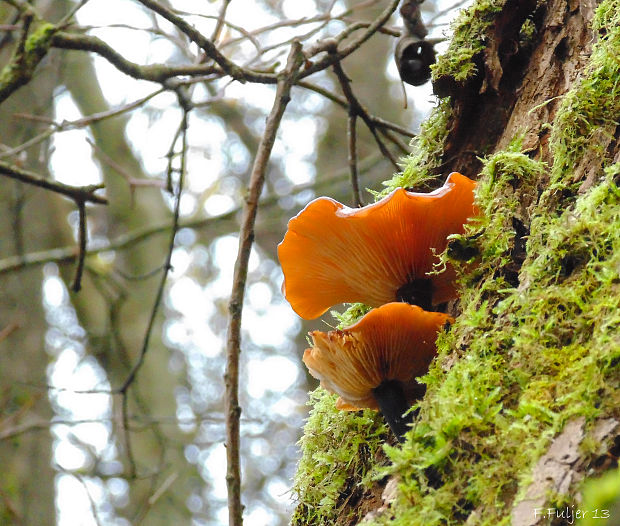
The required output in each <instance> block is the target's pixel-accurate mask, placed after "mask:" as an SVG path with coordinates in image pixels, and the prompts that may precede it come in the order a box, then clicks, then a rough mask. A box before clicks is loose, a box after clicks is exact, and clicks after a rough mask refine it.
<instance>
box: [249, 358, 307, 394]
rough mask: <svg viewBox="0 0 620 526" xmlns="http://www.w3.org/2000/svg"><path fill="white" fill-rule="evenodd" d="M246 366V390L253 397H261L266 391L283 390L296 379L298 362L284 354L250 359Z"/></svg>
mask: <svg viewBox="0 0 620 526" xmlns="http://www.w3.org/2000/svg"><path fill="white" fill-rule="evenodd" d="M247 367H248V385H247V390H248V394H249V395H250V396H251V397H253V398H261V397H263V396H264V395H265V393H266V392H267V391H273V392H280V393H281V392H284V391H286V390H287V389H288V388H289V387H291V386H292V385H293V384H294V383H295V382H296V381H297V377H298V375H299V366H298V364H297V363H295V362H293V361H292V360H290V359H288V358H286V357H285V356H268V357H267V358H264V359H262V360H259V359H252V360H249V361H248V365H247Z"/></svg>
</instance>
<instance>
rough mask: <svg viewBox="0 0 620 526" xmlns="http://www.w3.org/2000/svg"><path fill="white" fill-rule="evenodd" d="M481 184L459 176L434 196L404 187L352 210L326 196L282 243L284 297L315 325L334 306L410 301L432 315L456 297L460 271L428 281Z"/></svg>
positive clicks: (292, 227) (308, 209) (471, 209)
mask: <svg viewBox="0 0 620 526" xmlns="http://www.w3.org/2000/svg"><path fill="white" fill-rule="evenodd" d="M475 184H476V183H475V182H474V181H472V180H471V179H469V178H467V177H465V176H464V175H461V174H459V173H456V172H455V173H452V174H450V175H449V176H448V178H447V180H446V182H445V184H444V185H443V186H442V187H441V188H439V189H437V190H435V191H434V192H430V193H428V194H422V193H414V192H409V191H407V190H405V189H404V188H398V189H396V190H394V191H393V192H392V193H390V194H389V195H388V196H386V197H384V198H383V199H381V200H380V201H377V202H376V203H374V204H371V205H368V206H365V207H363V208H355V209H352V208H348V207H346V206H344V205H343V204H341V203H339V202H337V201H334V200H333V199H330V198H327V197H320V198H318V199H315V200H314V201H312V202H310V203H309V204H308V205H307V206H306V207H305V208H304V209H303V210H302V211H301V212H300V213H299V214H298V215H297V216H295V217H294V218H292V219H291V220H290V221H289V224H288V231H287V232H286V235H285V236H284V239H283V240H282V243H280V245H278V257H279V259H280V263H281V265H282V270H283V272H284V284H283V291H284V294H285V296H286V299H287V300H288V301H289V303H290V304H291V306H292V307H293V310H295V312H297V314H299V315H300V316H301V317H302V318H305V319H312V318H317V317H318V316H320V315H321V314H323V313H324V312H325V311H326V310H327V309H328V308H329V307H331V306H333V305H336V304H338V303H344V302H358V301H359V302H362V303H365V304H367V305H370V306H371V307H378V306H380V305H383V304H385V303H388V302H391V301H407V302H409V303H414V304H416V305H420V306H421V307H423V308H425V309H426V310H431V309H432V306H433V305H438V304H440V303H443V302H446V301H448V300H450V299H453V298H454V297H456V290H455V288H454V278H455V274H454V270H453V269H452V268H451V267H450V266H448V268H447V269H446V270H445V271H444V272H442V273H440V274H432V275H430V276H429V275H428V272H429V271H432V270H433V265H434V264H435V263H436V262H437V261H438V254H439V253H441V252H442V251H443V250H444V249H445V248H446V244H447V237H448V236H449V235H450V234H461V233H463V231H464V227H463V225H464V224H465V223H466V222H467V220H468V218H470V217H472V216H474V215H475V214H476V208H475V206H474V192H473V191H474V186H475Z"/></svg>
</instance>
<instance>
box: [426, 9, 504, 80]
mask: <svg viewBox="0 0 620 526" xmlns="http://www.w3.org/2000/svg"><path fill="white" fill-rule="evenodd" d="M505 3H506V0H479V1H478V2H474V3H473V4H472V5H471V6H470V7H469V8H467V9H464V10H463V11H461V13H460V14H459V16H458V17H457V19H456V20H455V21H454V23H453V24H452V29H453V31H454V37H453V38H452V40H451V42H450V45H449V47H448V50H447V51H446V53H444V54H443V55H442V56H441V58H440V59H439V60H438V61H437V63H436V64H434V65H433V66H431V71H432V73H433V79H438V78H439V77H450V78H452V79H453V81H454V83H455V84H460V85H463V84H464V83H465V82H466V81H467V80H469V79H470V78H471V77H472V76H473V75H474V74H475V73H476V72H477V71H478V64H477V63H478V62H479V61H478V60H477V58H476V57H477V56H478V55H480V54H481V53H482V52H483V51H484V49H485V47H486V42H485V40H486V38H487V31H488V30H489V28H490V27H491V26H492V25H493V24H494V22H495V17H496V16H497V14H498V13H499V12H500V11H501V10H502V7H503V6H504V4H505Z"/></svg>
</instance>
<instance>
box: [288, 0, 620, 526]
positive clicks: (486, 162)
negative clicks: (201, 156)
mask: <svg viewBox="0 0 620 526" xmlns="http://www.w3.org/2000/svg"><path fill="white" fill-rule="evenodd" d="M619 22H620V3H619V2H617V1H603V2H600V3H597V2H594V1H587V0H586V1H581V2H579V1H566V0H549V1H547V2H536V1H527V2H517V1H512V0H506V1H498V2H483V1H478V2H475V3H474V5H473V6H472V7H471V8H470V9H469V10H468V11H467V14H465V15H464V16H463V17H462V18H461V19H460V23H458V24H457V26H456V30H455V36H454V39H453V42H452V44H451V45H450V48H449V49H448V51H447V53H446V54H445V55H444V56H443V57H442V58H441V59H440V60H439V62H438V64H437V66H436V68H435V71H434V78H433V84H434V89H435V92H436V93H437V94H439V95H440V96H441V97H442V99H441V101H440V105H439V108H438V109H437V110H436V111H435V112H434V113H433V115H432V116H431V118H430V119H429V121H428V122H427V123H426V124H425V125H424V126H423V131H422V134H421V136H420V137H419V138H418V139H417V141H416V142H415V144H414V151H413V153H412V156H411V159H410V162H409V164H408V166H407V168H406V170H405V172H404V175H401V176H397V177H396V178H394V180H392V181H391V182H390V186H391V187H394V186H399V185H401V186H417V187H418V188H420V187H422V186H423V185H425V184H428V177H429V176H430V177H431V179H432V180H434V181H435V183H434V184H435V186H439V184H441V182H443V179H444V178H445V176H446V175H447V174H448V173H449V172H451V171H459V172H461V173H463V174H465V175H468V176H470V177H471V178H473V179H477V180H478V185H477V203H478V206H479V208H480V214H481V218H480V219H479V220H478V221H477V222H475V223H474V224H473V225H472V226H471V227H470V229H469V231H468V234H469V236H467V235H466V236H461V237H460V238H457V239H456V240H455V241H454V245H453V246H454V247H458V246H459V245H460V244H461V243H465V244H467V246H468V247H473V248H474V250H475V251H476V252H477V253H478V256H477V257H476V258H475V259H474V260H472V261H470V262H469V264H468V265H462V264H461V265H460V269H461V270H460V273H461V296H460V300H459V301H458V302H456V303H455V304H453V305H450V306H449V309H450V310H451V312H452V314H454V315H455V317H456V318H457V319H456V323H455V324H454V325H453V326H452V327H451V329H450V331H449V333H448V334H446V335H445V336H443V337H441V338H440V339H439V341H438V357H437V359H436V360H435V363H434V365H433V366H432V367H431V370H430V372H429V375H427V376H426V377H425V378H424V381H425V383H426V384H427V393H426V396H425V398H424V400H423V401H422V402H421V403H420V413H419V416H418V418H417V420H416V422H415V423H414V426H413V430H412V431H411V432H410V433H409V434H408V435H407V437H406V441H405V443H404V444H403V445H402V447H401V446H398V447H392V448H387V449H386V453H387V458H386V456H385V454H384V452H383V450H382V448H381V447H379V446H378V445H377V444H376V441H375V440H376V439H375V437H376V433H377V431H378V432H384V433H385V432H386V431H385V428H383V427H382V426H381V425H379V427H377V425H372V424H371V422H372V421H369V423H368V424H367V425H366V426H362V425H361V424H360V420H359V419H360V418H369V419H370V418H371V415H370V414H368V413H364V414H362V415H361V416H360V415H351V414H345V415H343V414H341V413H337V412H336V410H335V409H334V406H333V403H334V400H333V398H332V397H331V396H325V395H323V394H319V395H317V396H318V402H316V403H315V407H314V409H313V411H312V414H311V418H310V420H309V422H308V424H307V426H306V430H305V436H304V438H303V439H302V451H303V457H302V460H301V463H300V468H299V471H298V474H297V478H296V489H297V492H298V495H299V498H300V504H299V507H298V508H297V511H296V513H295V516H294V519H293V524H296V525H301V524H351V525H352V524H358V523H360V521H361V520H362V519H363V518H364V517H365V518H366V519H365V520H364V521H363V524H364V525H368V526H369V525H371V524H373V525H374V524H388V523H389V524H407V525H435V524H437V525H438V524H468V525H469V524H471V525H473V524H493V525H497V524H512V525H513V526H529V525H535V524H548V523H553V524H568V523H570V522H569V521H570V520H573V521H574V520H575V519H576V518H577V515H576V514H577V512H578V511H579V512H581V513H583V512H588V513H589V514H590V516H592V515H593V513H594V511H595V510H596V509H598V510H599V513H601V510H610V511H609V513H612V512H613V507H614V506H616V509H617V506H618V502H619V501H620V491H618V489H617V484H616V486H615V490H613V491H612V490H609V492H608V493H607V494H606V495H605V496H603V495H602V494H601V491H600V490H597V489H596V484H597V482H598V481H597V480H592V481H588V483H587V484H586V485H585V490H583V488H584V486H583V483H584V480H586V479H588V478H592V479H596V478H597V477H598V476H599V475H601V473H602V472H604V471H605V470H607V469H609V468H613V467H615V466H617V442H616V446H615V449H614V447H613V440H614V438H615V439H616V441H617V437H618V433H619V429H620V415H619V414H618V407H620V400H619V399H620V378H619V376H620V375H619V371H618V348H619V347H620V346H619V344H618V342H619V341H620V339H619V338H620V336H619V335H618V326H619V325H618V323H619V321H620V320H619V319H618V312H619V299H618V298H619V296H620V295H619V294H618V293H619V289H618V269H619V268H620V266H619V265H620V263H619V262H618V254H619V253H620V252H619V251H620V234H619V232H618V224H620V216H619V210H620V202H619V197H618V196H619V192H618V182H619V180H620V164H619V161H620V155H619V152H620V144H619V140H618V139H619V136H620V133H619V132H618V124H617V117H618V115H620V94H619V92H618V87H617V82H618V78H620V66H619V64H618V59H617V57H618V55H619V53H620V31H619V29H618V27H619ZM451 262H452V263H453V264H455V265H457V266H458V265H459V263H458V261H456V260H455V259H454V258H453V259H452V261H451ZM472 263H473V265H472ZM326 425H327V426H329V429H330V432H329V437H327V436H325V435H321V434H320V429H324V428H325V426H326ZM360 429H364V430H366V431H367V434H366V433H364V432H361V431H360ZM332 437H333V438H332ZM392 443H394V442H393V441H392ZM326 449H327V451H325V450H326ZM326 458H328V459H329V463H328V464H326V463H325V461H324V459H326ZM378 465H379V466H380V467H381V466H383V468H380V469H382V471H381V472H382V473H383V474H384V475H385V474H389V477H384V478H383V479H381V477H377V476H375V482H372V481H371V480H372V479H371V476H372V474H375V475H376V474H377V472H378V469H377V466H378ZM385 466H388V467H385ZM317 474H320V477H321V480H319V479H318V478H317ZM313 477H314V478H313ZM360 482H361V484H360ZM603 483H605V482H602V483H601V484H603ZM607 484H608V485H607V486H606V487H608V488H609V483H607ZM601 487H602V486H601ZM317 488H318V489H317ZM582 490H583V492H582ZM382 492H383V497H381V494H382ZM614 492H615V493H614ZM605 499H607V500H605ZM614 499H615V500H614ZM614 502H615V504H614ZM550 510H553V512H551V511H550ZM571 513H572V514H573V515H572V516H571ZM616 513H617V511H616ZM614 521H617V518H615V519H612V521H611V522H610V524H611V523H614V524H615V522H614Z"/></svg>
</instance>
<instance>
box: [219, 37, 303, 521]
mask: <svg viewBox="0 0 620 526" xmlns="http://www.w3.org/2000/svg"><path fill="white" fill-rule="evenodd" d="M302 60H303V55H302V53H301V44H300V43H299V42H294V43H293V45H292V46H291V52H290V53H289V57H288V60H287V64H286V68H285V70H284V71H283V72H282V74H281V75H280V78H279V80H278V88H277V91H276V96H275V100H274V104H273V107H272V109H271V112H270V113H269V116H268V117H267V123H266V126H265V132H264V133H263V136H262V137H261V140H260V144H259V146H258V151H257V153H256V158H255V159H254V165H253V167H252V173H251V175H250V185H249V190H248V197H247V199H246V204H245V206H244V210H243V219H242V221H241V230H240V232H239V251H238V253H237V261H236V263H235V270H234V277H233V287H232V292H231V295H230V302H229V304H228V310H229V313H230V321H229V324H228V337H227V342H226V373H225V376H224V378H225V383H226V460H227V471H226V484H227V487H228V513H229V520H228V522H229V525H230V526H241V525H242V524H243V508H242V506H241V468H240V460H239V449H240V448H239V445H240V444H239V442H240V441H239V418H240V416H241V408H240V407H239V355H240V353H241V314H242V310H243V298H244V295H245V283H246V279H247V273H248V262H249V259H250V251H251V249H252V243H253V241H254V223H255V221H256V213H257V210H258V200H259V197H260V194H261V192H262V190H263V185H264V182H265V172H266V171H267V163H268V161H269V157H270V156H271V150H272V148H273V144H274V142H275V139H276V133H277V131H278V128H279V126H280V122H281V120H282V116H283V115H284V111H285V109H286V106H287V104H288V102H289V100H290V91H291V87H292V85H293V82H294V79H295V77H296V75H297V74H298V73H297V72H298V69H299V67H300V65H301V63H302Z"/></svg>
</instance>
